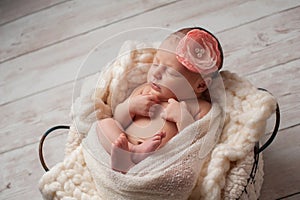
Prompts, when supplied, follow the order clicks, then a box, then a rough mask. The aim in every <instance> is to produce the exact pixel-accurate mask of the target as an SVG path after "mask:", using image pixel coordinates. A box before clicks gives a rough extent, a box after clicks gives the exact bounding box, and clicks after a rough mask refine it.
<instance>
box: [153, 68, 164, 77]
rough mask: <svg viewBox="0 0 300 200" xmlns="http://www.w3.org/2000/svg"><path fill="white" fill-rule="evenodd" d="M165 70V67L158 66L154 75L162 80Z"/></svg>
mask: <svg viewBox="0 0 300 200" xmlns="http://www.w3.org/2000/svg"><path fill="white" fill-rule="evenodd" d="M163 71H164V69H163V67H158V68H157V69H156V70H155V71H154V73H153V76H154V77H155V78H156V79H158V80H160V79H161V78H162V73H163Z"/></svg>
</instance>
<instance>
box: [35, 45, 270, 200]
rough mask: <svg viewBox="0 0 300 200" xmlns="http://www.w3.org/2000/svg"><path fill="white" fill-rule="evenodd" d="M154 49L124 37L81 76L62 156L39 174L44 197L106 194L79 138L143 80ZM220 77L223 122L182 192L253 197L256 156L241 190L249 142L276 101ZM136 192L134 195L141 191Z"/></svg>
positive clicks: (248, 160)
mask: <svg viewBox="0 0 300 200" xmlns="http://www.w3.org/2000/svg"><path fill="white" fill-rule="evenodd" d="M155 52H156V50H155V49H154V48H153V49H151V48H149V44H144V43H141V42H135V41H128V42H126V43H125V44H124V45H123V47H122V48H121V50H120V55H121V56H120V57H119V58H118V59H117V60H116V61H115V62H114V63H113V64H112V65H109V66H107V67H106V68H105V70H103V71H101V72H100V73H98V74H95V75H94V76H92V77H89V78H87V79H86V80H85V81H84V84H83V85H82V88H81V92H80V96H79V97H78V98H77V99H76V101H75V102H74V104H73V105H72V113H71V114H72V117H73V123H72V125H71V128H70V131H69V135H68V141H67V144H66V148H65V158H64V160H63V162H61V163H58V164H56V165H55V166H54V167H53V168H52V169H50V171H48V172H46V173H45V174H44V175H43V177H42V178H41V179H40V182H39V189H40V191H41V193H42V195H43V198H44V199H108V198H106V197H105V198H103V197H101V192H99V185H98V188H97V184H96V183H95V180H96V179H97V177H93V175H92V174H93V173H91V172H90V169H88V166H87V163H86V157H88V156H91V155H92V154H90V153H87V152H85V153H84V151H85V150H84V147H83V145H82V140H83V139H84V138H85V137H86V136H87V133H88V132H89V130H90V129H91V127H92V125H93V123H94V122H95V121H96V120H99V119H103V118H106V117H111V116H112V111H113V110H114V108H115V106H116V105H117V104H118V103H119V102H122V101H123V100H124V99H125V98H126V97H127V96H128V95H129V94H130V93H131V92H132V90H133V89H134V88H135V87H136V86H138V85H140V84H142V83H144V82H145V81H146V76H147V71H148V69H149V67H150V65H151V62H152V59H153V56H154V55H155ZM124 74H125V75H124ZM130 77H134V78H130ZM221 77H222V79H223V82H224V87H225V95H226V105H225V106H224V105H223V107H224V111H225V114H226V115H225V123H224V127H223V129H222V133H221V136H220V139H219V142H218V143H217V144H216V145H215V146H214V148H213V150H212V151H211V152H210V154H209V156H208V157H207V158H206V159H205V161H204V162H203V163H202V164H201V167H199V166H196V167H199V172H198V177H197V179H196V180H193V181H191V182H193V184H194V188H193V190H192V191H190V194H189V197H188V198H189V199H213V200H215V199H236V198H238V197H240V198H241V199H257V198H258V196H259V192H260V187H261V184H262V180H263V179H262V175H263V171H262V159H260V162H261V163H260V165H259V170H258V173H257V174H256V181H255V183H251V184H249V185H248V187H247V194H245V193H243V190H244V186H245V185H246V184H247V179H248V178H249V174H250V171H251V169H252V165H253V147H254V145H255V143H256V142H257V141H258V140H259V138H260V137H261V136H262V135H263V134H264V131H265V126H266V120H267V119H268V118H269V117H270V116H271V115H272V113H274V111H275V108H276V101H275V99H274V97H273V96H271V95H270V94H268V93H266V92H264V91H259V90H257V89H256V87H254V86H253V85H252V84H251V83H250V82H249V81H247V80H246V79H245V78H242V77H239V76H238V75H237V74H234V73H231V72H228V71H222V72H221ZM198 123H199V122H198ZM190 127H193V126H190ZM187 128H188V127H187ZM186 131H192V130H188V129H187V130H186ZM195 132H196V131H195ZM136 195H137V199H140V198H138V197H141V196H138V195H141V194H136ZM130 199H131V198H130Z"/></svg>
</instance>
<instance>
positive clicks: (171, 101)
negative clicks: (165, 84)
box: [168, 98, 177, 103]
mask: <svg viewBox="0 0 300 200" xmlns="http://www.w3.org/2000/svg"><path fill="white" fill-rule="evenodd" d="M174 102H177V101H176V100H175V99H173V98H170V99H168V103H174Z"/></svg>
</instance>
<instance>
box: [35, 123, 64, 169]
mask: <svg viewBox="0 0 300 200" xmlns="http://www.w3.org/2000/svg"><path fill="white" fill-rule="evenodd" d="M57 129H70V126H67V125H58V126H54V127H52V128H50V129H48V130H47V131H46V132H45V133H44V134H43V136H42V138H41V139H40V143H39V158H40V162H41V164H42V166H43V168H44V170H45V171H46V172H47V171H49V168H48V167H47V165H46V163H45V160H44V154H43V145H44V141H45V139H46V137H47V136H48V135H49V134H50V133H51V132H53V131H55V130H57Z"/></svg>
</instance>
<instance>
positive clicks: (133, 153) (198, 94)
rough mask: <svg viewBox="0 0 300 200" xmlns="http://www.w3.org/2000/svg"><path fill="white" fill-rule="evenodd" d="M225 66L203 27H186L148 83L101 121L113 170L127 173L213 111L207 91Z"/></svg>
mask: <svg viewBox="0 0 300 200" xmlns="http://www.w3.org/2000/svg"><path fill="white" fill-rule="evenodd" d="M221 65H222V58H221V49H220V46H219V45H218V41H217V40H216V39H215V37H214V36H213V35H211V34H210V33H209V32H207V31H205V30H202V29H197V28H195V29H182V30H180V31H177V32H175V33H173V34H171V35H170V36H169V37H167V38H166V39H165V40H164V41H163V42H162V44H161V45H160V47H159V49H158V51H157V53H156V55H155V58H154V60H153V64H152V66H151V68H150V70H149V71H148V75H147V83H145V84H143V85H141V86H139V87H138V88H136V89H135V90H134V91H133V92H132V94H131V95H130V96H129V97H128V98H127V99H126V100H125V101H124V102H122V103H120V104H119V105H117V107H116V109H115V112H114V116H113V118H107V119H103V120H100V121H99V122H98V126H97V134H98V138H99V141H100V142H101V144H102V145H103V147H104V149H105V150H106V151H107V152H108V153H109V154H110V155H111V167H112V169H114V170H116V171H120V172H122V173H126V172H127V171H128V170H129V169H130V168H131V167H132V166H133V165H135V164H137V163H139V162H140V161H142V160H143V159H145V158H146V157H147V156H149V155H150V154H151V153H152V152H154V151H155V150H157V149H159V148H161V147H163V146H164V145H165V144H166V143H167V142H168V141H169V140H170V139H171V138H172V137H174V136H175V135H176V134H177V133H178V132H180V131H181V130H183V129H184V128H185V127H186V126H188V125H190V124H191V123H193V122H194V121H195V120H198V119H201V118H202V117H204V116H205V115H206V114H207V113H208V112H209V111H210V109H211V103H210V101H209V98H206V96H205V95H203V94H204V93H206V92H207V88H208V86H209V85H210V84H211V82H212V81H213V74H214V72H216V71H217V70H218V69H219V68H220V67H221Z"/></svg>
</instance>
